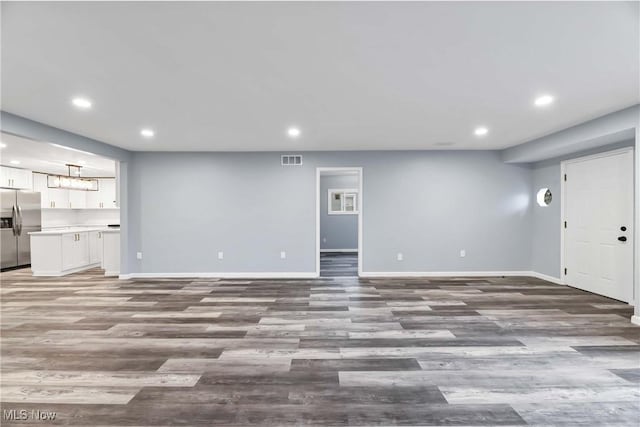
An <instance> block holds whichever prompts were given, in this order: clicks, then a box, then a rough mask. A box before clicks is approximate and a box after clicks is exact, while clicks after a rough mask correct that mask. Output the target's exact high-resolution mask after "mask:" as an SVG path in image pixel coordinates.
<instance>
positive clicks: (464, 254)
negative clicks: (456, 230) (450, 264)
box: [460, 249, 467, 258]
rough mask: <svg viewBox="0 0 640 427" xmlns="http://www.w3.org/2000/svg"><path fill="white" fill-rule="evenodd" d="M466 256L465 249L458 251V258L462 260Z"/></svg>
mask: <svg viewBox="0 0 640 427" xmlns="http://www.w3.org/2000/svg"><path fill="white" fill-rule="evenodd" d="M466 256H467V251H466V250H465V249H461V250H460V258H464V257H466Z"/></svg>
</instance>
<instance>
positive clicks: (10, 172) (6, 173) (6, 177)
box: [0, 166, 33, 190]
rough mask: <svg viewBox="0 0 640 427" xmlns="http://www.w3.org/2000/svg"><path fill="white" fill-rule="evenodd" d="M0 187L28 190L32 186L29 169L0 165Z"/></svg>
mask: <svg viewBox="0 0 640 427" xmlns="http://www.w3.org/2000/svg"><path fill="white" fill-rule="evenodd" d="M0 187H3V188H16V189H22V190H25V189H26V190H30V189H31V188H32V187H33V181H32V175H31V171H30V170H25V169H17V168H10V167H7V166H0Z"/></svg>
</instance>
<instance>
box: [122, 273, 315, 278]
mask: <svg viewBox="0 0 640 427" xmlns="http://www.w3.org/2000/svg"><path fill="white" fill-rule="evenodd" d="M118 277H119V278H120V279H179V278H183V279H197V278H205V279H315V278H317V277H318V274H317V273H316V272H295V271H294V272H290V271H285V272H271V271H269V272H260V273H225V272H221V273H213V272H206V273H128V274H121V275H119V276H118Z"/></svg>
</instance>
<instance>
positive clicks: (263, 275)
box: [105, 271, 564, 285]
mask: <svg viewBox="0 0 640 427" xmlns="http://www.w3.org/2000/svg"><path fill="white" fill-rule="evenodd" d="M107 274H108V275H114V276H117V275H118V274H117V272H114V273H113V274H110V272H106V273H105V275H107ZM503 276H504V277H535V278H538V279H542V280H546V281H548V282H551V283H555V284H559V285H564V283H562V281H561V280H560V279H558V278H556V277H552V276H547V275H545V274H542V273H536V272H534V271H368V272H363V273H361V274H360V277H503ZM118 277H119V278H120V279H123V280H126V279H161V278H166V279H173V278H176V279H177V278H186V279H194V278H212V279H315V278H318V274H317V273H315V272H260V273H225V272H221V273H214V272H206V273H128V274H120V275H119V276H118Z"/></svg>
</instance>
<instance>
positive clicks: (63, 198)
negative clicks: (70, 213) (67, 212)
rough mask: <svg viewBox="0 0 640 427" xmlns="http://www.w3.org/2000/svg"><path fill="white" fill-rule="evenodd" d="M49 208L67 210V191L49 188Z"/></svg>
mask: <svg viewBox="0 0 640 427" xmlns="http://www.w3.org/2000/svg"><path fill="white" fill-rule="evenodd" d="M49 202H50V207H52V208H56V209H69V190H65V189H63V188H49Z"/></svg>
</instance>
